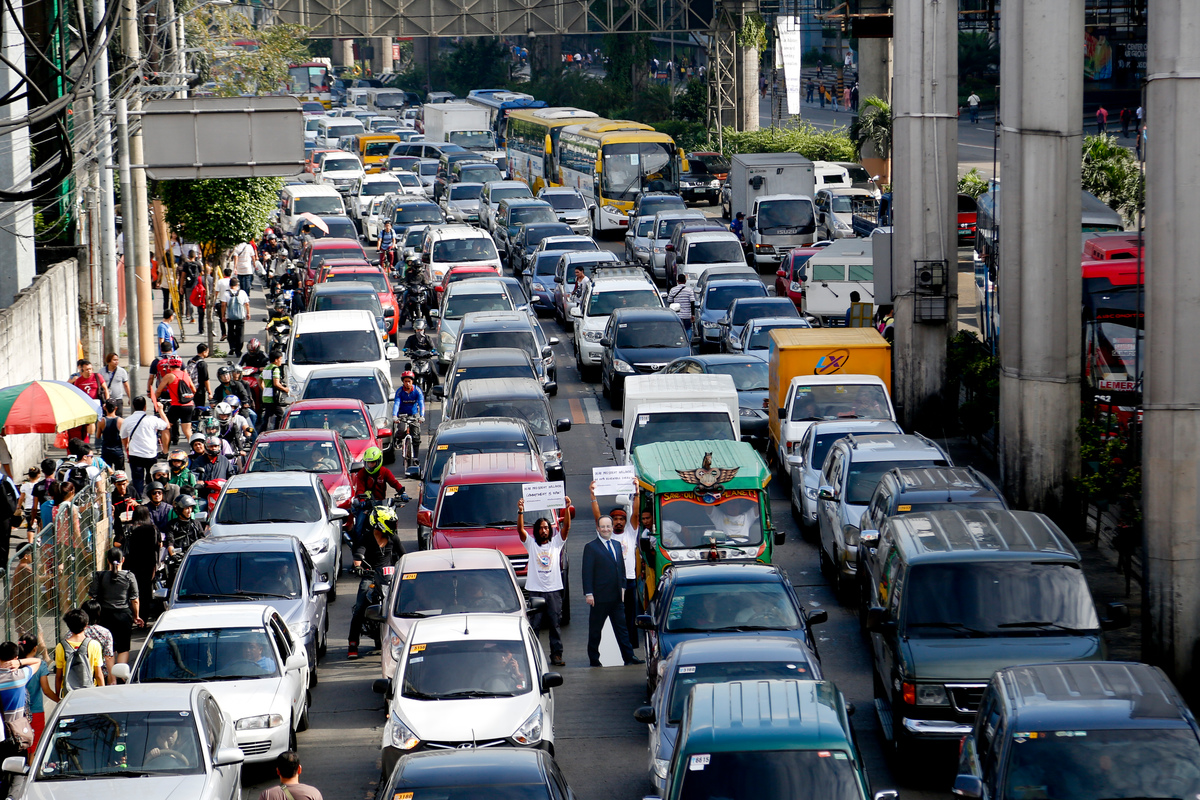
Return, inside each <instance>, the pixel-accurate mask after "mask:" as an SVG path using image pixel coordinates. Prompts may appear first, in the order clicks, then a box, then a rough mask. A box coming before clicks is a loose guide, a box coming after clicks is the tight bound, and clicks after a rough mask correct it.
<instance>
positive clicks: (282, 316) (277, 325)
mask: <svg viewBox="0 0 1200 800" xmlns="http://www.w3.org/2000/svg"><path fill="white" fill-rule="evenodd" d="M284 327H287V328H291V327H292V317H291V315H290V314H289V313H288V307H287V303H285V302H283V300H282V299H280V300H276V301H275V306H274V307H273V308H272V309H271V316H269V317H268V318H267V335H268V336H270V337H272V338H278V337H279V335H280V331H281V330H282V329H283V328H284Z"/></svg>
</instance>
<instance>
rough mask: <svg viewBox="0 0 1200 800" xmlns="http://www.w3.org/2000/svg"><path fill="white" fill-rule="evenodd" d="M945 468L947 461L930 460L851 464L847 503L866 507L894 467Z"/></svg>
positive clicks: (848, 477)
mask: <svg viewBox="0 0 1200 800" xmlns="http://www.w3.org/2000/svg"><path fill="white" fill-rule="evenodd" d="M945 466H948V464H947V462H946V461H944V460H942V459H929V458H918V459H913V460H911V461H909V460H905V461H868V462H865V463H864V462H861V461H854V462H851V464H850V474H849V475H848V476H847V477H846V502H847V503H848V504H850V505H854V506H865V505H866V504H867V503H869V502H871V495H872V494H874V493H875V487H876V486H878V485H879V481H880V480H882V479H883V475H884V473H886V472H887V471H888V470H890V469H892V468H893V467H901V468H904V469H908V468H911V467H945ZM856 519H857V518H856Z"/></svg>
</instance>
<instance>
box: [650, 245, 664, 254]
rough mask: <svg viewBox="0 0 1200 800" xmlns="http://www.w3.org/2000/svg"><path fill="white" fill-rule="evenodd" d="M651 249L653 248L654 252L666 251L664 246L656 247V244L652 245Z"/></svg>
mask: <svg viewBox="0 0 1200 800" xmlns="http://www.w3.org/2000/svg"><path fill="white" fill-rule="evenodd" d="M652 249H653V250H654V252H656V253H665V252H667V248H665V247H658V246H655V247H654V248H652Z"/></svg>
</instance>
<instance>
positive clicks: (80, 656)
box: [61, 636, 96, 692]
mask: <svg viewBox="0 0 1200 800" xmlns="http://www.w3.org/2000/svg"><path fill="white" fill-rule="evenodd" d="M94 641H96V640H95V639H92V638H89V637H87V636H85V637H83V641H82V642H80V643H79V646H78V647H76V648H74V649H71V645H70V643H68V642H67V640H66V639H63V641H62V645H61V647H62V649H63V653H66V652H67V651H68V650H70V655H69V656H67V668H66V669H65V670H63V686H64V687H65V688H66V690H67V691H68V692H70V691H74V690H75V689H88V688H91V687H92V686H95V685H96V673H95V672H94V671H93V670H92V665H91V662H89V661H88V648H89V647H90V646H91V643H92V642H94Z"/></svg>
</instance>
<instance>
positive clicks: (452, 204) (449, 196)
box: [438, 183, 483, 225]
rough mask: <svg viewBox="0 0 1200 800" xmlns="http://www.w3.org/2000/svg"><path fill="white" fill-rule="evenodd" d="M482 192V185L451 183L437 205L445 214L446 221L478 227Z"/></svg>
mask: <svg viewBox="0 0 1200 800" xmlns="http://www.w3.org/2000/svg"><path fill="white" fill-rule="evenodd" d="M482 191H483V184H482V183H452V184H450V185H449V186H448V187H447V191H445V192H443V193H442V199H441V200H439V201H438V205H440V206H441V207H442V211H443V212H444V213H445V214H446V219H447V221H449V222H465V223H468V224H470V225H478V224H479V196H480V193H481V192H482Z"/></svg>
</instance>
